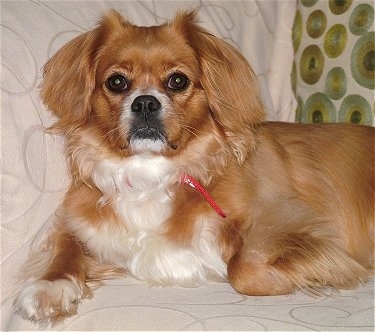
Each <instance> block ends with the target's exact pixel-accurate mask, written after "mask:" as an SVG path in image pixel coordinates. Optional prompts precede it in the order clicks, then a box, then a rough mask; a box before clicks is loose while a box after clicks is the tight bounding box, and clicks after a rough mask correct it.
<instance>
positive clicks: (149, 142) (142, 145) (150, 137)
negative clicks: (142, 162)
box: [128, 126, 177, 153]
mask: <svg viewBox="0 0 375 332" xmlns="http://www.w3.org/2000/svg"><path fill="white" fill-rule="evenodd" d="M128 141H129V144H130V146H131V148H132V150H133V152H136V153H137V152H162V151H164V150H165V149H166V148H168V147H169V148H171V149H173V150H176V149H177V146H176V145H175V144H173V143H172V142H170V141H169V140H168V137H167V135H166V133H165V131H164V128H163V127H162V126H158V127H152V126H143V127H139V128H134V127H132V129H131V131H130V134H129V136H128Z"/></svg>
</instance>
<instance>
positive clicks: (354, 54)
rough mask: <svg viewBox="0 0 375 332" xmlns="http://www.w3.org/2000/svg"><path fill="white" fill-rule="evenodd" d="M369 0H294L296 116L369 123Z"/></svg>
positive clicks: (372, 84)
mask: <svg viewBox="0 0 375 332" xmlns="http://www.w3.org/2000/svg"><path fill="white" fill-rule="evenodd" d="M374 16H375V15H374V2H373V1H372V0H370V1H366V0H329V1H327V0H299V1H298V10H297V13H296V16H295V20H294V26H293V33H292V38H293V48H294V52H295V58H294V61H295V62H294V65H293V72H292V87H293V89H294V92H295V94H296V98H297V100H298V108H297V110H296V121H297V122H304V123H321V122H347V123H357V124H366V125H374V112H375V109H374V107H375V106H374V105H375V103H374V101H375V97H374V92H375V91H374V90H375V74H374V73H375V32H374Z"/></svg>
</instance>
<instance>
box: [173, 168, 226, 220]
mask: <svg viewBox="0 0 375 332" xmlns="http://www.w3.org/2000/svg"><path fill="white" fill-rule="evenodd" d="M180 182H181V183H184V184H187V185H189V186H190V187H192V188H194V189H196V190H198V191H199V192H200V193H201V194H202V195H203V197H204V198H205V199H206V201H207V202H208V204H210V205H211V206H212V208H213V209H214V210H215V211H216V212H217V214H218V215H219V216H220V217H222V218H226V214H225V213H224V211H223V210H222V209H221V208H220V206H219V205H217V204H216V202H215V201H214V199H213V198H212V197H211V196H210V194H209V193H208V192H207V191H206V189H204V187H203V186H202V185H201V184H200V183H199V182H198V181H197V180H196V179H194V178H193V177H191V176H190V175H187V174H185V175H183V176H182V177H181V180H180Z"/></svg>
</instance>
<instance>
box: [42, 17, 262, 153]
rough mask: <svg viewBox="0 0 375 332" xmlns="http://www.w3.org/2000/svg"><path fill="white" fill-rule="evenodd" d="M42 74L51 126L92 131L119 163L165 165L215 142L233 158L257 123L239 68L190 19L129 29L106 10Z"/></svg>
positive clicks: (228, 51) (234, 55) (236, 56)
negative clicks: (138, 159)
mask: <svg viewBox="0 0 375 332" xmlns="http://www.w3.org/2000/svg"><path fill="white" fill-rule="evenodd" d="M44 76H45V77H44V78H45V80H44V83H43V86H42V97H43V100H44V101H45V103H46V104H47V105H48V106H49V108H50V109H51V110H52V111H53V112H54V113H56V114H57V115H58V116H59V117H60V120H59V122H58V123H57V125H56V127H58V128H60V130H62V131H64V132H67V133H71V132H72V131H76V130H79V129H80V128H84V127H86V128H87V127H90V128H95V130H92V133H93V134H92V135H93V137H92V139H93V140H96V142H97V143H98V144H99V145H106V146H110V148H111V149H112V151H114V152H116V153H118V154H120V155H133V154H139V153H145V152H146V153H153V154H158V155H164V156H168V157H171V156H175V155H179V154H181V153H182V151H185V150H186V149H187V148H188V147H190V150H191V149H192V147H193V146H195V148H196V149H201V150H202V149H203V150H205V153H209V152H210V151H211V152H212V149H213V146H214V145H215V146H218V145H219V144H218V143H223V144H224V145H225V144H227V146H229V147H230V148H229V149H231V150H232V152H233V153H234V154H236V156H237V157H238V158H239V160H241V159H243V158H244V156H245V155H246V153H247V151H248V150H249V147H251V146H252V145H253V144H254V142H253V130H254V128H255V127H256V125H257V124H258V123H259V122H260V121H262V120H263V111H262V105H261V102H260V97H259V92H258V90H257V85H256V79H255V76H254V74H253V72H252V71H251V69H250V67H249V65H248V64H247V62H246V61H245V60H244V58H243V57H242V56H241V55H240V53H238V52H237V51H236V50H235V49H234V48H232V47H231V46H229V45H228V44H227V43H225V42H223V41H222V40H220V39H218V38H216V37H214V36H212V35H210V34H209V33H207V32H206V31H205V30H203V29H202V28H200V27H199V26H198V25H197V24H196V23H195V14H194V13H181V14H179V15H177V16H176V18H175V19H174V21H173V22H171V23H170V24H164V25H161V26H155V27H138V26H134V25H132V24H130V23H129V22H128V21H125V20H124V19H123V18H122V17H121V16H120V15H119V14H118V13H117V12H111V13H109V14H108V15H107V16H105V17H104V18H103V20H102V21H101V23H100V25H99V26H98V27H97V28H96V29H94V30H92V31H90V32H87V33H85V34H83V35H81V36H79V37H77V38H76V39H74V40H73V41H71V42H70V43H69V44H67V45H66V46H64V47H63V48H62V49H61V50H60V51H59V52H58V53H57V54H56V55H55V56H54V57H53V58H52V59H51V60H50V61H49V62H48V63H47V65H46V67H45V75H44ZM198 146H199V147H198ZM202 146H203V148H202Z"/></svg>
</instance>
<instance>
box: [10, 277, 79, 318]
mask: <svg viewBox="0 0 375 332" xmlns="http://www.w3.org/2000/svg"><path fill="white" fill-rule="evenodd" d="M82 296H83V289H82V287H80V285H79V284H78V282H77V281H76V280H75V279H73V278H71V279H59V280H55V281H48V280H37V281H34V282H32V283H31V284H29V285H27V286H26V287H25V288H24V289H23V290H22V291H21V292H20V294H19V295H18V297H17V298H16V300H15V302H14V307H15V310H16V311H17V312H19V313H20V314H21V315H22V316H23V317H24V318H26V319H29V320H32V321H34V322H38V323H42V324H48V323H50V322H52V323H54V322H56V321H59V320H61V319H63V318H64V317H68V316H71V315H74V314H75V313H76V311H77V305H78V303H79V301H80V300H81V298H82Z"/></svg>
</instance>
